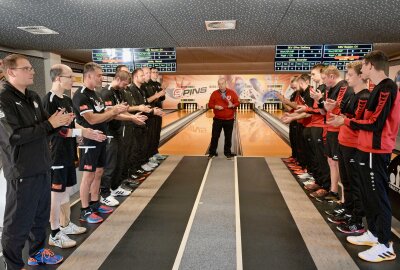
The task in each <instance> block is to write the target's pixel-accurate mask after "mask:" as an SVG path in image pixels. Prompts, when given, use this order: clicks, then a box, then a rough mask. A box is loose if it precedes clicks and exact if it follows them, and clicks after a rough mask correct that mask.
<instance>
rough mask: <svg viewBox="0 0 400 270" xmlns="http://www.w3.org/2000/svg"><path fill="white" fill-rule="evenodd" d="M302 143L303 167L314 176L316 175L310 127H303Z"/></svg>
mask: <svg viewBox="0 0 400 270" xmlns="http://www.w3.org/2000/svg"><path fill="white" fill-rule="evenodd" d="M303 141H304V145H303V146H304V149H303V151H304V162H305V167H306V168H307V171H308V172H310V173H311V174H313V175H314V174H315V173H316V164H315V162H314V157H315V152H314V147H313V141H312V137H311V128H310V127H304V130H303Z"/></svg>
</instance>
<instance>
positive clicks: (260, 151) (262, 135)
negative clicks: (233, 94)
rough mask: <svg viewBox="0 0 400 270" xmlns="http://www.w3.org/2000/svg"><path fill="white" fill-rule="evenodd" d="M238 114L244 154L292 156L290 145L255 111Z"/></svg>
mask: <svg viewBox="0 0 400 270" xmlns="http://www.w3.org/2000/svg"><path fill="white" fill-rule="evenodd" d="M237 115H238V120H239V121H238V122H239V132H240V140H241V144H242V150H243V156H263V157H287V156H290V154H291V149H290V146H288V145H287V144H286V143H285V142H284V141H283V140H282V139H281V138H280V137H279V136H278V135H277V134H276V133H275V132H274V131H273V130H272V129H271V128H270V127H269V126H268V125H267V124H266V123H265V122H264V120H262V119H261V118H260V117H259V116H258V115H256V113H255V112H253V111H249V112H238V114H237Z"/></svg>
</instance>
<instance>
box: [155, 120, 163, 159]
mask: <svg viewBox="0 0 400 270" xmlns="http://www.w3.org/2000/svg"><path fill="white" fill-rule="evenodd" d="M161 129H162V117H160V116H156V130H155V138H154V145H153V147H154V149H153V153H154V154H153V155H155V154H158V147H159V145H160V137H161Z"/></svg>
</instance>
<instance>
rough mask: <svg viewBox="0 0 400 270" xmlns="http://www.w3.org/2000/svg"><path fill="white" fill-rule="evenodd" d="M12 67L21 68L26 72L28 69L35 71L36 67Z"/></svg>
mask: <svg viewBox="0 0 400 270" xmlns="http://www.w3.org/2000/svg"><path fill="white" fill-rule="evenodd" d="M10 69H21V70H23V71H25V72H27V71H35V69H34V68H33V67H19V68H10Z"/></svg>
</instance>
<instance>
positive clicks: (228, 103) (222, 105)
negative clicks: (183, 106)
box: [208, 78, 239, 159]
mask: <svg viewBox="0 0 400 270" xmlns="http://www.w3.org/2000/svg"><path fill="white" fill-rule="evenodd" d="M218 88H219V89H218V90H215V91H214V92H213V93H212V94H211V96H210V101H209V102H208V107H209V108H211V109H213V111H214V122H213V128H212V137H211V143H210V149H209V151H208V153H209V155H208V158H213V157H214V156H218V154H217V146H218V139H219V135H220V134H221V130H222V129H224V135H225V145H224V154H225V156H226V157H227V158H228V159H231V158H232V157H234V156H235V154H233V153H232V152H231V146H232V130H233V123H234V119H235V110H236V107H238V106H239V98H238V96H237V95H236V92H235V91H233V90H231V89H227V88H226V80H225V79H224V78H221V79H219V80H218Z"/></svg>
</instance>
